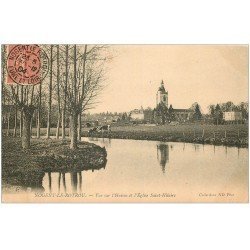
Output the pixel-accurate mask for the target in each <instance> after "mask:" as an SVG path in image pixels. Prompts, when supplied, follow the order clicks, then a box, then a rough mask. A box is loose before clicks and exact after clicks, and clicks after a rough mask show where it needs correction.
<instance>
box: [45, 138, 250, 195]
mask: <svg viewBox="0 0 250 250" xmlns="http://www.w3.org/2000/svg"><path fill="white" fill-rule="evenodd" d="M85 140H86V141H93V138H89V139H87V138H86V139H85ZM94 140H96V141H95V144H97V145H99V146H101V147H103V146H105V147H106V148H107V158H108V162H107V165H106V169H104V167H105V166H102V169H100V168H99V169H98V168H92V167H89V168H88V169H85V170H84V171H79V170H78V169H77V170H76V171H70V170H71V169H69V171H68V172H66V170H65V172H53V173H46V174H45V177H44V181H43V187H44V189H45V193H49V192H52V193H60V194H61V193H67V194H69V193H82V194H83V193H84V194H85V193H86V194H93V193H96V192H99V193H102V192H104V193H105V192H106V193H110V192H118V193H124V192H125V191H126V192H141V191H143V192H162V190H171V191H172V192H176V190H179V191H180V194H181V195H186V197H189V195H190V193H192V192H193V193H194V192H195V193H196V192H200V191H199V190H200V189H202V191H203V192H211V190H212V191H213V192H219V191H220V190H222V189H223V188H224V186H225V183H228V180H229V179H230V183H228V190H229V191H230V192H231V191H232V192H236V191H235V190H241V188H242V190H243V188H244V190H247V189H245V187H247V184H248V180H247V177H246V176H247V173H248V172H247V170H248V168H247V159H248V150H247V149H237V148H235V147H222V146H214V145H201V144H191V143H177V142H176V143H175V142H155V141H133V140H120V139H111V140H110V139H107V138H104V139H103V138H99V139H94ZM110 141H112V143H110ZM170 158H171V160H170ZM197 190H198V191H197ZM237 192H238V191H237Z"/></svg>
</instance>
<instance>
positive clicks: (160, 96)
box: [156, 80, 168, 107]
mask: <svg viewBox="0 0 250 250" xmlns="http://www.w3.org/2000/svg"><path fill="white" fill-rule="evenodd" d="M160 103H162V104H164V105H165V106H166V107H168V92H167V91H166V90H165V87H164V82H163V80H162V81H161V85H160V87H159V89H158V91H157V94H156V106H157V105H158V104H160Z"/></svg>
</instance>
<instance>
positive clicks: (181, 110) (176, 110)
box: [174, 109, 193, 113]
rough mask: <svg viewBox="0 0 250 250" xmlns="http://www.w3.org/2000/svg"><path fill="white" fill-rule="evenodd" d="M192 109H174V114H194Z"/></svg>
mask: <svg viewBox="0 0 250 250" xmlns="http://www.w3.org/2000/svg"><path fill="white" fill-rule="evenodd" d="M192 111H193V110H192V109H174V112H176V113H178V112H188V113H189V112H192Z"/></svg>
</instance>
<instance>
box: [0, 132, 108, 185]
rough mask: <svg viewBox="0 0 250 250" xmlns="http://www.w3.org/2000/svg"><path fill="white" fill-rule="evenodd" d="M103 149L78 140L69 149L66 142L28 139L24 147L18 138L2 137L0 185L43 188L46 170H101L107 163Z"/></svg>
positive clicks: (63, 171)
mask: <svg viewBox="0 0 250 250" xmlns="http://www.w3.org/2000/svg"><path fill="white" fill-rule="evenodd" d="M106 156H107V153H106V149H105V148H101V147H99V146H97V145H95V144H93V143H88V142H79V145H78V149H75V150H70V149H69V141H67V140H66V141H61V140H56V139H31V148H30V149H28V150H23V149H22V148H21V140H20V138H9V137H4V138H3V139H2V185H3V187H9V186H21V187H32V188H42V179H43V177H44V174H45V173H46V172H62V173H66V172H72V171H76V172H78V171H83V170H89V169H100V168H103V167H105V165H106V161H107V160H106Z"/></svg>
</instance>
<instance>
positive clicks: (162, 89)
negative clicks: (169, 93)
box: [158, 80, 166, 93]
mask: <svg viewBox="0 0 250 250" xmlns="http://www.w3.org/2000/svg"><path fill="white" fill-rule="evenodd" d="M158 91H160V92H162V93H166V90H165V87H164V82H163V80H162V81H161V86H160V87H159V89H158Z"/></svg>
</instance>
